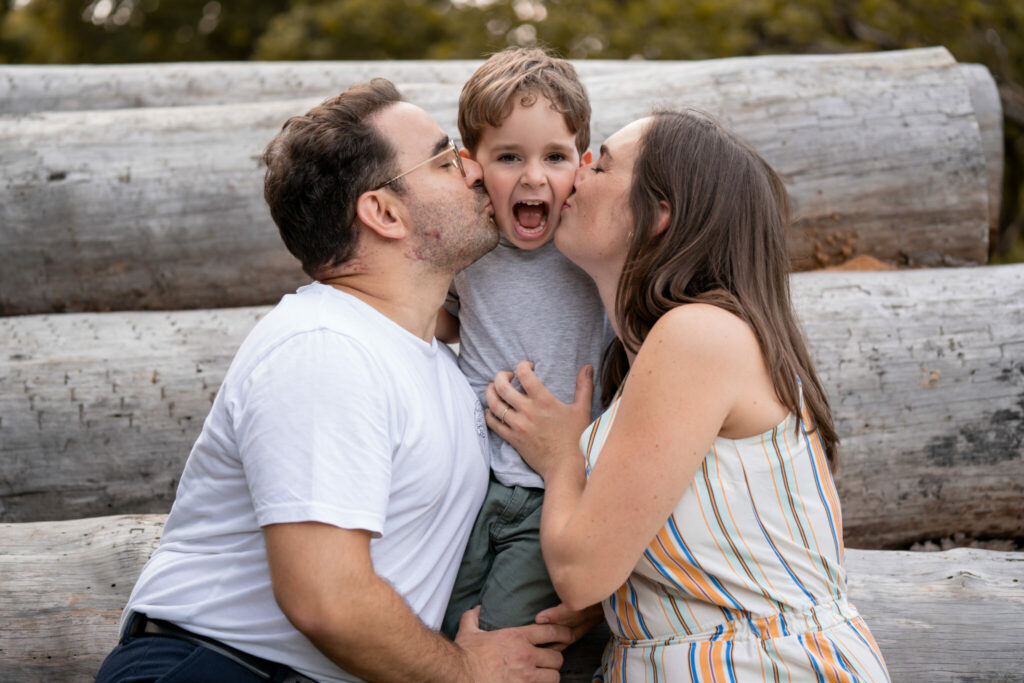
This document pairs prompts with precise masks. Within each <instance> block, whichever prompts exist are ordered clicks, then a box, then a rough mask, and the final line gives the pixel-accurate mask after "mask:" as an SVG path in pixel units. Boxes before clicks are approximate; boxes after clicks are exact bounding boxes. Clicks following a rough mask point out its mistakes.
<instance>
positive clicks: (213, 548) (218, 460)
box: [122, 283, 488, 681]
mask: <svg viewBox="0 0 1024 683" xmlns="http://www.w3.org/2000/svg"><path fill="white" fill-rule="evenodd" d="M487 453H488V449H487V428H486V426H485V423H484V419H483V411H482V409H481V407H480V404H479V402H478V401H477V399H476V396H475V395H474V394H473V391H472V390H471V389H470V387H469V385H468V384H467V383H466V380H465V379H464V378H463V376H462V374H461V373H460V372H459V369H458V367H457V365H456V360H455V357H454V354H452V353H451V351H450V350H449V349H448V348H447V347H446V346H445V345H444V344H439V343H438V342H437V340H436V339H435V340H434V341H433V342H432V343H430V344H428V343H426V342H424V341H423V340H422V339H420V338H418V337H416V336H415V335H413V334H411V333H410V332H408V331H407V330H405V329H404V328H402V327H401V326H399V325H398V324H396V323H395V322H394V321H392V320H390V319H389V318H387V317H385V316H384V315H382V314H381V313H379V312H378V311H376V310H375V309H374V308H372V307H371V306H369V305H367V304H365V303H363V302H362V301H360V300H359V299H357V298H355V297H352V296H350V295H347V294H344V293H342V292H340V291H338V290H336V289H334V288H332V287H329V286H326V285H322V284H319V283H314V284H312V285H308V286H306V287H303V288H301V289H299V291H298V292H297V293H296V294H294V295H288V296H286V297H284V298H283V299H282V300H281V303H280V304H278V305H277V307H275V308H274V309H273V310H272V311H271V312H270V313H269V314H267V316H266V317H265V318H264V319H263V320H261V321H260V322H259V324H257V325H256V327H255V328H254V329H253V331H252V332H251V333H250V334H249V336H248V338H246V340H245V342H243V344H242V346H241V348H240V349H239V351H238V353H237V355H236V356H235V358H234V360H233V361H232V363H231V367H230V368H229V369H228V372H227V375H226V376H225V378H224V383H223V384H222V386H221V388H220V391H219V392H218V393H217V397H216V399H215V400H214V403H213V408H212V410H211V411H210V414H209V416H208V417H207V418H206V422H205V423H204V425H203V430H202V433H201V434H200V435H199V439H198V440H197V441H196V444H195V446H194V447H193V449H192V453H191V454H190V455H189V458H188V462H187V463H186V465H185V471H184V474H183V475H182V478H181V483H180V484H179V486H178V492H177V498H176V500H175V502H174V507H173V508H172V509H171V513H170V516H169V517H168V519H167V526H166V527H165V529H164V534H163V537H162V540H161V544H160V547H159V548H158V549H157V551H156V552H155V553H154V554H153V557H152V558H151V559H150V560H149V562H148V563H147V564H146V566H145V568H144V569H143V570H142V575H141V576H140V577H139V580H138V583H136V585H135V588H134V590H133V591H132V595H131V597H130V598H129V600H128V606H127V608H126V609H125V618H126V617H127V615H128V614H129V613H131V612H132V611H138V612H143V613H145V614H147V615H148V616H150V617H152V618H156V619H166V620H168V621H171V622H174V623H176V624H178V625H180V626H182V627H184V628H186V629H188V630H190V631H193V632H195V633H199V634H202V635H206V636H210V637H213V638H216V639H218V640H220V641H222V642H224V643H227V644H229V645H231V646H233V647H236V648H238V649H240V650H243V651H245V652H248V653H251V654H254V655H256V656H259V657H264V658H266V659H270V660H273V661H276V662H281V663H283V664H287V665H289V666H291V667H293V668H295V669H296V670H298V671H300V672H301V673H304V674H306V675H308V676H311V677H313V678H315V679H317V680H320V681H357V680H359V679H357V678H355V677H353V676H350V675H348V674H345V672H343V671H341V670H340V669H339V668H338V667H336V666H335V665H334V664H332V663H331V662H330V661H329V660H328V659H327V658H326V657H324V656H323V655H322V654H321V653H320V652H319V650H317V649H316V648H315V647H314V646H313V644H312V643H311V642H310V641H309V640H308V639H307V638H306V637H305V636H303V635H302V634H301V633H299V632H298V631H297V630H295V628H294V627H293V626H292V625H291V624H290V623H289V622H288V620H287V618H286V617H285V616H284V613H283V612H281V610H280V608H279V607H278V605H277V602H276V601H275V600H274V596H273V592H272V589H271V584H270V573H269V568H268V564H267V556H266V545H265V543H264V537H263V532H262V530H261V527H262V526H266V525H268V524H275V523H281V522H303V521H316V522H323V523H325V524H331V525H334V526H338V527H342V528H347V529H366V530H368V531H370V532H372V533H373V538H372V540H371V542H370V556H371V559H372V561H373V566H374V570H375V571H376V572H377V574H378V575H380V576H381V577H383V578H384V579H386V580H387V581H388V582H389V583H390V584H391V585H392V586H393V587H394V589H395V590H396V591H397V592H398V594H399V595H401V596H402V598H403V599H404V600H405V601H406V603H407V604H408V605H409V607H410V608H411V609H412V611H413V612H414V613H415V614H417V615H418V616H419V617H420V619H422V620H423V622H424V623H425V624H426V625H427V626H428V627H430V628H434V629H436V628H437V627H438V626H439V625H440V623H441V619H442V617H443V616H444V611H445V607H446V605H447V603H448V597H449V594H450V593H451V588H452V584H453V583H454V581H455V574H456V572H457V570H458V567H459V562H460V560H461V558H462V553H463V551H464V549H465V545H466V540H467V539H468V537H469V532H470V528H471V526H472V524H473V520H474V518H475V517H476V514H477V511H478V510H479V507H480V504H481V502H482V501H483V497H484V493H485V491H486V488H487V479H488V474H487V471H488V462H487ZM344 607H345V606H344V605H339V606H338V609H344ZM123 620H124V619H123ZM122 627H123V624H122Z"/></svg>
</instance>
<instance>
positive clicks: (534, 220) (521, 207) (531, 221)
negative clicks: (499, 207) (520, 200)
mask: <svg viewBox="0 0 1024 683" xmlns="http://www.w3.org/2000/svg"><path fill="white" fill-rule="evenodd" d="M516 220H517V221H519V225H521V226H523V227H524V228H526V229H527V230H535V229H537V228H539V227H540V224H541V222H542V221H543V220H544V205H543V204H539V205H537V206H528V205H526V204H517V205H516Z"/></svg>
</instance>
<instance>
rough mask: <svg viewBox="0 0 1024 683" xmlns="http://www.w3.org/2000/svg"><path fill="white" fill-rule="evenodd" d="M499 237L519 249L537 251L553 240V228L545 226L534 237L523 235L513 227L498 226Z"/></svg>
mask: <svg viewBox="0 0 1024 683" xmlns="http://www.w3.org/2000/svg"><path fill="white" fill-rule="evenodd" d="M498 229H499V230H500V231H501V236H502V237H504V238H505V239H506V240H508V241H509V242H511V243H512V244H514V245H516V246H517V247H519V248H520V249H537V248H539V247H543V246H544V245H545V244H547V243H548V242H550V241H551V240H553V239H554V238H555V228H554V227H553V226H545V227H544V231H543V232H540V233H538V234H536V235H530V234H524V233H521V232H519V231H518V230H516V229H515V227H514V226H501V225H499V226H498Z"/></svg>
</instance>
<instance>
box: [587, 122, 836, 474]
mask: <svg viewBox="0 0 1024 683" xmlns="http://www.w3.org/2000/svg"><path fill="white" fill-rule="evenodd" d="M662 201H664V202H667V203H668V206H669V210H670V218H669V225H668V228H667V229H665V230H664V231H662V232H660V233H657V234H655V232H656V231H655V230H654V228H655V225H656V223H657V219H658V211H659V206H660V202H662ZM629 205H630V209H631V211H632V215H633V223H634V227H633V233H632V237H631V239H630V243H629V247H628V253H627V256H626V265H625V268H624V269H623V272H622V276H621V277H620V278H619V284H618V291H617V293H616V299H615V309H616V310H615V315H616V318H617V319H618V322H619V335H620V339H616V340H615V341H614V342H612V344H611V346H609V348H608V350H607V351H606V352H605V357H604V362H603V363H602V385H603V393H602V399H603V401H604V403H605V405H607V404H608V403H610V402H611V399H612V397H613V396H614V394H615V392H616V391H617V390H618V388H619V386H620V385H621V383H622V381H623V379H624V378H625V375H626V372H627V371H628V370H629V363H628V360H627V358H626V349H629V350H630V351H631V352H636V351H637V350H639V348H640V345H641V344H642V343H643V341H644V339H645V338H646V337H647V333H648V332H650V330H651V328H652V327H653V326H654V324H655V323H656V322H657V321H658V319H659V318H661V316H663V315H664V314H665V313H667V312H668V311H669V310H671V309H673V308H675V307H676V306H681V305H684V304H688V303H697V302H700V303H707V304H713V305H715V306H719V307H721V308H723V309H725V310H727V311H729V312H731V313H733V314H735V315H737V316H739V317H740V318H741V319H742V320H744V321H745V322H746V323H747V324H748V325H749V326H750V327H751V329H752V330H753V331H754V334H755V335H756V337H757V340H758V343H759V344H760V346H761V353H762V354H763V355H764V361H765V364H766V366H767V368H768V372H769V374H770V376H771V380H772V384H773V385H774V387H775V392H776V394H777V395H778V397H779V400H780V401H781V402H782V403H783V404H784V405H785V406H786V407H787V408H789V409H790V410H791V411H793V413H794V414H796V415H797V416H798V417H799V416H800V414H801V413H800V389H801V387H802V389H803V396H804V400H805V401H806V407H807V411H808V413H809V416H810V418H811V420H812V421H813V425H814V429H816V430H817V432H818V434H819V437H820V439H821V442H822V445H823V446H824V449H825V453H826V455H827V456H828V461H829V465H830V467H831V468H832V469H835V466H836V459H837V456H836V447H837V445H838V442H839V438H838V436H837V435H836V431H835V427H834V426H833V424H832V412H831V410H830V409H829V404H828V398H827V397H826V395H825V391H824V389H823V388H822V386H821V382H820V381H819V380H818V375H817V373H816V372H815V371H814V364H813V362H812V361H811V357H810V354H809V353H808V352H807V345H806V343H805V342H804V338H803V334H802V333H801V331H800V327H799V325H798V324H797V322H796V316H795V315H794V313H793V307H792V303H791V302H790V295H789V254H788V252H787V250H786V229H787V227H788V225H789V198H788V195H787V194H786V188H785V186H784V185H783V183H782V181H781V180H780V179H779V177H778V175H776V173H775V171H774V170H772V168H771V167H770V166H769V165H768V163H767V162H765V161H764V159H762V158H761V157H760V156H759V155H758V154H757V152H755V151H754V150H753V149H752V148H751V147H750V146H748V145H747V144H745V143H744V142H743V141H741V140H740V139H739V138H737V137H736V136H734V135H732V134H731V133H729V132H728V131H726V130H725V129H724V128H723V127H722V126H720V125H719V124H718V123H716V122H715V121H714V120H713V119H711V118H710V117H708V116H706V115H704V114H702V113H699V112H695V111H682V112H675V111H661V112H657V113H655V114H654V115H653V116H652V117H651V121H650V123H649V124H648V126H647V129H646V131H645V132H644V135H643V138H642V140H641V141H640V148H639V150H638V155H637V159H636V165H635V166H634V169H633V184H632V187H631V190H630V198H629Z"/></svg>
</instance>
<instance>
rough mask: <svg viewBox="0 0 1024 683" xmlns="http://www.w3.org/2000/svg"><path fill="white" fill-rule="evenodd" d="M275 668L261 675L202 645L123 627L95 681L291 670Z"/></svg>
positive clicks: (223, 678)
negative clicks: (134, 634) (140, 633)
mask: <svg viewBox="0 0 1024 683" xmlns="http://www.w3.org/2000/svg"><path fill="white" fill-rule="evenodd" d="M277 669H278V672H277V675H275V676H273V677H272V678H270V679H266V678H262V677H260V676H259V675H258V674H255V673H253V672H252V671H249V670H248V669H246V668H245V667H243V666H241V665H239V664H237V663H235V662H233V661H231V660H230V659H228V658H227V657H224V656H222V655H220V654H218V653H216V652H214V651H212V650H209V649H207V648H205V647H201V646H199V645H194V644H192V643H189V642H186V641H184V640H178V639H176V638H166V637H163V636H150V635H144V636H138V637H132V636H130V635H128V629H125V635H124V637H122V638H121V642H120V643H119V644H118V646H117V647H115V648H114V650H113V652H111V653H110V654H109V655H107V658H106V659H105V660H103V664H102V666H100V671H99V673H98V674H96V683H157V682H159V683H274V682H276V681H279V680H283V679H284V678H285V677H286V676H288V675H289V674H292V673H293V672H292V670H291V669H289V668H288V667H286V666H280V665H279V666H278V667H277Z"/></svg>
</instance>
